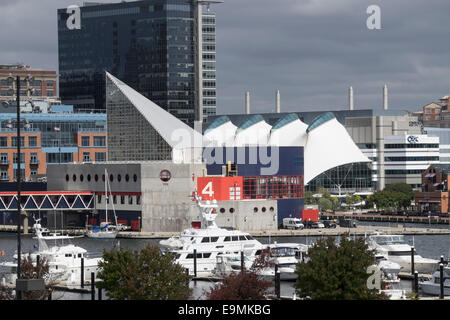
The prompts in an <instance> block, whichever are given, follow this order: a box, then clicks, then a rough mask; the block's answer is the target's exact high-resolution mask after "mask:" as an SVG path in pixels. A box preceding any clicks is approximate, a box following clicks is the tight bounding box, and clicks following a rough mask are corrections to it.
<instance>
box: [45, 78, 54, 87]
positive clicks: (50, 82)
mask: <svg viewBox="0 0 450 320" xmlns="http://www.w3.org/2000/svg"><path fill="white" fill-rule="evenodd" d="M45 84H46V86H47V87H53V85H54V81H53V80H47V81H46V82H45Z"/></svg>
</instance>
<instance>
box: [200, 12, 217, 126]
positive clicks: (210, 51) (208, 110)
mask: <svg viewBox="0 0 450 320" xmlns="http://www.w3.org/2000/svg"><path fill="white" fill-rule="evenodd" d="M202 24H203V27H202V32H203V38H202V41H203V45H202V48H203V66H202V68H203V117H204V119H206V118H208V116H214V115H215V114H216V106H217V102H216V101H217V100H216V15H215V13H213V12H210V11H207V12H205V13H203V23H202Z"/></svg>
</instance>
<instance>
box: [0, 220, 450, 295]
mask: <svg viewBox="0 0 450 320" xmlns="http://www.w3.org/2000/svg"><path fill="white" fill-rule="evenodd" d="M358 224H359V225H360V226H363V225H368V226H369V225H370V226H389V223H385V222H359V223H358ZM392 226H393V225H392ZM404 226H405V227H416V228H417V227H421V228H430V226H429V225H428V224H427V225H422V224H405V225H404ZM431 228H449V226H448V225H433V226H431ZM350 231H351V229H350ZM350 235H351V233H350ZM351 236H352V235H351ZM319 238H321V236H296V237H259V238H258V240H259V241H260V242H261V243H274V242H278V243H282V242H295V243H304V244H311V243H314V242H316V241H317V240H318V239H319ZM337 240H338V239H337ZM405 240H407V242H408V243H409V244H410V245H414V247H415V248H416V251H417V253H418V254H419V255H421V256H422V257H425V258H432V259H440V257H441V255H443V256H444V258H445V260H449V258H450V256H449V254H450V235H415V236H412V235H405ZM66 241H70V243H72V244H74V245H77V246H80V247H83V248H85V249H86V250H87V251H88V253H89V254H90V255H91V256H98V255H101V254H102V252H103V250H111V249H112V248H114V247H117V245H118V244H119V245H120V246H121V247H122V248H129V249H132V250H139V249H142V248H144V247H145V246H147V245H158V242H159V240H158V239H90V238H75V239H71V240H66ZM67 243H69V242H67ZM36 244H37V240H36V239H33V238H32V235H27V236H22V243H21V246H22V252H23V253H24V254H26V253H28V252H33V251H35V250H36ZM48 245H53V244H52V243H51V242H49V243H48ZM16 250H17V236H16V234H15V233H0V251H4V253H5V255H4V256H0V262H6V261H12V259H13V255H14V254H15V252H16ZM5 271H6V270H4V269H0V274H2V273H4V272H5ZM405 271H407V270H405ZM214 284H215V283H214V282H212V281H203V280H202V281H191V283H190V286H191V288H192V289H193V294H192V297H191V299H202V298H203V296H204V293H205V291H207V290H209V289H210V288H211V287H212V286H213V285H214ZM293 284H294V282H285V281H282V282H281V288H280V290H281V296H286V297H291V296H292V295H293V294H294V287H293ZM411 285H412V284H411V281H410V280H402V281H401V282H400V284H399V285H398V287H397V288H401V289H404V290H405V291H406V292H410V291H411ZM52 298H53V299H54V300H57V299H61V300H90V299H91V294H90V293H78V292H62V291H61V292H60V291H58V292H54V294H53V297H52ZM104 298H105V297H104Z"/></svg>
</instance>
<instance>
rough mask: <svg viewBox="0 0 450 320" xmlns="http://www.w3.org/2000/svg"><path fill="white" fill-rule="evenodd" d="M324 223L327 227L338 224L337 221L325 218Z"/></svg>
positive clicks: (334, 226) (333, 226)
mask: <svg viewBox="0 0 450 320" xmlns="http://www.w3.org/2000/svg"><path fill="white" fill-rule="evenodd" d="M322 223H323V225H324V226H325V228H336V226H337V224H336V222H334V221H332V220H324V221H322Z"/></svg>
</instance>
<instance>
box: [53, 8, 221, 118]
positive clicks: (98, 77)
mask: <svg viewBox="0 0 450 320" xmlns="http://www.w3.org/2000/svg"><path fill="white" fill-rule="evenodd" d="M196 8H197V1H196V0H165V1H161V0H143V1H134V2H122V3H113V4H85V6H84V7H81V8H80V9H81V29H74V30H70V29H69V28H68V27H67V25H66V23H67V19H68V18H69V17H70V15H69V14H68V13H67V9H59V10H58V51H59V73H60V96H61V99H62V100H63V101H64V103H70V104H72V105H74V106H75V109H76V110H80V109H95V110H103V111H104V110H105V108H106V105H105V100H106V99H105V71H108V72H110V73H111V74H112V75H114V76H115V77H117V78H118V79H120V80H122V81H124V82H125V83H127V84H129V85H130V86H131V87H133V88H134V89H135V90H137V91H139V92H140V93H141V94H143V95H145V96H146V97H147V98H149V99H150V100H152V101H153V102H155V103H156V104H158V105H159V106H160V107H162V108H163V109H165V110H167V111H169V112H170V113H172V114H173V115H174V116H176V117H177V118H179V119H181V120H182V121H184V122H186V123H187V124H189V125H191V126H192V125H193V122H194V120H195V108H196V103H195V101H196V94H197V90H198V86H197V85H196V77H195V70H196V68H195V67H196V61H197V59H196V55H197V41H196V39H197V31H196V30H197V22H196ZM209 15H211V14H210V13H209ZM209 22H210V21H209ZM208 26H209V27H211V26H210V24H209V25H208ZM214 77H215V76H214ZM214 80H215V79H214ZM214 82H215V81H214ZM214 85H215V84H214ZM214 107H215V105H214ZM210 109H211V108H208V113H213V112H212V111H211V110H210ZM214 113H215V108H214Z"/></svg>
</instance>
